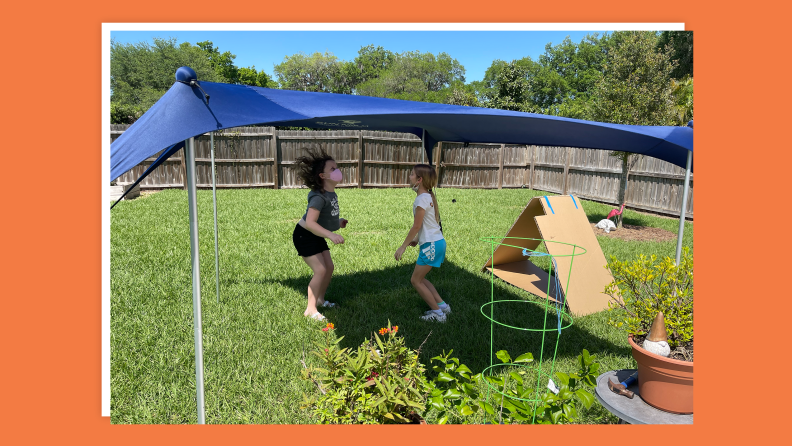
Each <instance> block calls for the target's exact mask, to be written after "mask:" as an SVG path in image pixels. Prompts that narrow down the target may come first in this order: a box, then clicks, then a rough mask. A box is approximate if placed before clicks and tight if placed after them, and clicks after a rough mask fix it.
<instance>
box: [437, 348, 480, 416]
mask: <svg viewBox="0 0 792 446" xmlns="http://www.w3.org/2000/svg"><path fill="white" fill-rule="evenodd" d="M452 353H454V351H453V350H451V351H449V352H448V353H446V352H445V351H443V354H442V355H439V356H435V357H434V358H432V362H433V363H434V362H438V363H439V364H438V365H434V366H432V370H434V371H435V372H436V373H437V376H436V377H435V379H434V380H432V382H431V383H430V388H431V391H430V393H429V400H428V403H429V406H428V409H436V410H437V423H438V424H446V423H448V422H449V421H451V422H452V423H455V424H456V423H459V424H469V423H470V420H471V418H470V415H473V414H475V413H478V412H479V410H481V409H483V410H484V411H486V412H487V413H488V414H490V415H493V414H494V413H495V409H494V408H493V407H492V406H491V405H490V404H489V403H487V402H486V401H483V400H481V399H480V398H479V391H478V386H479V383H480V382H481V374H480V373H478V374H475V375H473V372H471V371H470V369H469V368H468V367H467V366H466V365H465V364H460V363H459V359H457V358H451V354H452Z"/></svg>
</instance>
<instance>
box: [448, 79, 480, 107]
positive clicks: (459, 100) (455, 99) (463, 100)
mask: <svg viewBox="0 0 792 446" xmlns="http://www.w3.org/2000/svg"><path fill="white" fill-rule="evenodd" d="M448 89H449V90H450V93H449V95H448V96H447V97H446V104H451V105H465V106H468V107H480V106H481V103H480V102H479V100H478V98H477V97H476V90H475V88H474V87H473V86H471V85H465V83H464V82H459V81H456V82H454V83H452V85H451V86H450V87H448Z"/></svg>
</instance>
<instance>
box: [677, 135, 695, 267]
mask: <svg viewBox="0 0 792 446" xmlns="http://www.w3.org/2000/svg"><path fill="white" fill-rule="evenodd" d="M692 164H693V151H692V150H688V156H687V167H686V170H685V188H684V191H683V192H682V215H680V217H679V231H678V233H677V249H676V264H677V265H679V259H681V258H682V235H683V234H684V233H685V211H686V210H687V201H688V190H689V189H690V167H691V165H692Z"/></svg>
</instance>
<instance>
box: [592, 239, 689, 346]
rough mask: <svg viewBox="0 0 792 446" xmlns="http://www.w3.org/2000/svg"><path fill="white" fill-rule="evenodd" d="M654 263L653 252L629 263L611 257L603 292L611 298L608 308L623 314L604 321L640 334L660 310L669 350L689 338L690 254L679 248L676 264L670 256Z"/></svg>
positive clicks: (647, 328) (649, 326)
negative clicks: (620, 311) (610, 279)
mask: <svg viewBox="0 0 792 446" xmlns="http://www.w3.org/2000/svg"><path fill="white" fill-rule="evenodd" d="M656 262H657V256H655V255H654V254H653V255H652V256H651V257H646V256H645V255H643V254H642V255H641V256H639V258H638V259H637V260H635V261H633V262H620V261H618V260H617V259H616V258H615V257H611V261H610V262H609V263H608V265H607V268H608V270H609V271H610V272H611V274H612V275H613V282H611V283H610V284H609V285H608V286H607V287H606V288H605V293H606V294H608V295H609V296H610V297H611V301H610V302H609V310H613V309H616V308H621V309H622V310H624V313H622V314H619V315H618V316H617V317H616V318H611V319H610V320H609V321H608V323H609V324H610V325H612V326H614V327H617V328H622V329H624V330H625V331H626V332H627V333H628V334H632V335H644V334H646V333H648V332H649V329H650V328H651V326H652V321H653V320H654V318H655V316H657V313H658V311H662V312H663V318H664V319H665V325H666V330H667V331H668V344H669V346H670V347H671V348H672V349H673V348H675V347H676V346H677V345H679V344H684V343H686V342H689V341H692V340H693V256H692V255H690V251H689V249H688V248H683V254H682V258H681V259H680V262H679V265H675V264H674V260H673V259H671V258H670V257H665V258H663V259H662V260H660V261H659V262H657V263H656Z"/></svg>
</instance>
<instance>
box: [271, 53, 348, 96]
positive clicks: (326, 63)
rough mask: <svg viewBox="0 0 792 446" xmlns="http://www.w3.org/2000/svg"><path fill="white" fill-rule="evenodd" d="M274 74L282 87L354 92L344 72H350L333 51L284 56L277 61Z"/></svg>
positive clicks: (330, 91)
mask: <svg viewBox="0 0 792 446" xmlns="http://www.w3.org/2000/svg"><path fill="white" fill-rule="evenodd" d="M274 72H275V75H276V76H277V77H278V82H279V83H280V86H281V88H283V89H286V90H302V91H317V92H327V93H351V90H352V85H351V83H350V81H352V80H353V79H347V77H346V76H342V74H344V73H347V74H349V70H348V68H345V66H344V64H343V63H342V62H339V61H338V57H336V56H335V55H333V53H331V52H327V51H326V52H325V53H324V54H322V53H319V52H316V53H313V54H311V55H307V54H305V53H302V52H300V53H297V54H294V55H291V56H286V57H284V58H283V62H281V63H279V64H278V65H275V69H274Z"/></svg>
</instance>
